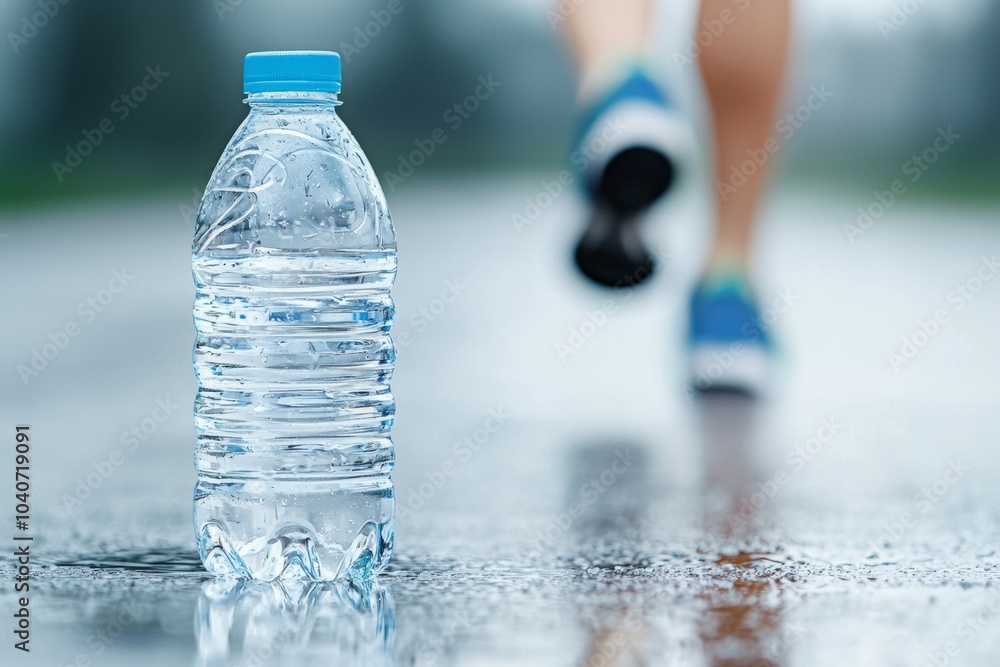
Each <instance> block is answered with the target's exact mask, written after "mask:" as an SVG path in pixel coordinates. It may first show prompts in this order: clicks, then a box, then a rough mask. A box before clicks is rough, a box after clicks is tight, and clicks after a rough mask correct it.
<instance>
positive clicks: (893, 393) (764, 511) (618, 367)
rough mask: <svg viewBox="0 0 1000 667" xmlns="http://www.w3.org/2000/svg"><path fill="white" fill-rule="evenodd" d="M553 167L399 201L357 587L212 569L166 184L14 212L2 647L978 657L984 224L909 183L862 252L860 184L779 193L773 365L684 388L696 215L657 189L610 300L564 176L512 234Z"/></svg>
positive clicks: (213, 660)
mask: <svg viewBox="0 0 1000 667" xmlns="http://www.w3.org/2000/svg"><path fill="white" fill-rule="evenodd" d="M543 177H546V176H545V175H538V176H537V177H535V176H531V175H528V176H525V177H522V178H516V179H509V180H503V181H499V182H496V181H485V180H484V181H475V182H470V183H466V184H455V183H450V184H440V185H435V184H427V185H424V186H419V187H413V188H411V189H409V190H406V191H403V192H400V193H399V194H398V195H394V196H393V197H392V205H393V212H394V217H395V220H396V225H397V229H398V232H399V241H400V262H401V264H400V265H401V268H400V273H399V281H398V287H397V289H396V290H395V292H394V294H395V296H396V299H397V305H398V323H397V328H396V330H395V331H396V338H397V340H398V341H399V342H400V353H399V363H398V370H397V375H396V379H395V382H394V385H393V387H394V390H395V392H396V396H397V399H398V413H397V414H398V416H397V428H396V431H395V436H396V443H397V448H398V453H399V456H398V466H397V473H396V474H395V478H396V480H397V493H398V497H399V500H400V521H399V526H398V541H397V546H396V552H395V553H396V555H395V557H394V560H393V564H392V566H391V569H390V572H389V573H388V575H387V576H385V577H383V580H382V582H381V584H380V586H379V587H377V588H375V589H373V590H372V591H360V592H359V591H347V590H340V589H335V588H325V589H322V590H319V589H303V588H302V587H288V588H287V589H284V590H282V589H261V588H254V587H249V588H245V589H244V588H235V589H233V588H227V587H225V586H222V585H220V584H217V583H214V582H211V581H210V580H209V579H208V578H207V577H206V576H205V575H204V574H202V573H200V568H199V567H198V564H197V557H196V555H195V554H194V551H193V536H192V534H191V533H192V529H191V526H190V493H191V489H192V487H193V483H194V471H193V468H192V463H191V449H192V444H193V427H192V424H191V417H190V405H191V400H192V397H193V391H194V384H193V376H192V372H191V365H190V347H191V341H192V335H193V333H192V326H191V324H190V306H191V296H192V287H191V284H190V278H189V273H188V248H189V243H190V240H189V235H190V230H191V227H190V224H189V221H186V220H185V219H184V218H183V216H182V215H181V212H180V211H179V210H178V204H179V203H181V202H182V201H185V202H186V200H187V199H189V198H190V197H189V196H184V195H179V196H178V198H177V200H176V201H171V200H165V201H156V202H146V203H142V204H138V203H137V204H127V205H116V206H110V205H109V206H101V207H96V206H94V207H91V208H88V209H86V210H85V212H84V213H82V214H81V213H80V212H78V211H77V210H75V209H72V208H64V209H50V210H45V211H41V212H38V213H32V214H30V215H18V216H11V215H9V214H8V215H7V217H15V218H17V220H16V221H15V222H16V223H18V224H14V225H10V226H5V227H2V229H3V231H4V233H6V234H7V236H6V237H5V238H2V240H0V282H2V284H4V285H7V286H8V289H7V290H6V292H5V296H4V301H5V303H7V308H8V311H7V313H8V316H7V317H5V318H4V319H3V322H2V323H0V330H2V336H3V338H2V340H3V342H4V345H3V352H2V353H0V354H2V359H0V392H2V397H3V400H2V403H0V417H2V419H0V422H2V424H3V428H4V429H6V430H7V434H6V435H5V436H4V437H5V438H7V439H8V441H11V440H12V438H13V425H14V424H17V423H27V424H30V425H31V434H32V442H33V444H32V456H33V460H32V477H33V487H32V519H31V521H32V523H31V530H30V531H29V532H30V533H32V534H34V535H35V536H36V539H35V541H34V542H33V543H32V546H31V549H32V555H33V559H34V560H33V562H32V567H33V568H34V569H33V572H32V576H33V577H35V578H34V580H33V581H32V587H31V603H30V610H31V628H32V635H31V648H32V652H31V654H30V656H22V655H19V654H16V653H14V652H13V649H11V647H10V646H9V644H11V643H13V642H12V640H11V637H12V635H11V633H10V630H9V629H4V628H5V627H6V626H5V625H4V624H11V615H10V614H11V613H13V610H14V608H15V605H16V596H15V595H14V593H13V591H12V589H11V586H10V585H5V586H4V587H3V589H2V591H0V605H2V609H3V610H4V611H3V617H4V618H7V619H8V620H7V621H5V622H3V623H2V624H0V630H3V632H4V636H6V637H7V639H5V640H4V641H5V643H6V644H8V645H6V646H3V647H2V648H0V651H2V653H0V655H3V656H4V657H3V659H2V662H3V664H18V665H19V664H38V665H68V664H73V663H74V661H78V662H77V663H76V664H80V665H84V664H90V665H108V666H112V665H135V664H143V665H149V666H152V665H157V664H164V665H173V664H198V665H201V664H204V665H215V664H225V663H226V662H227V661H228V662H232V663H233V664H246V665H255V664H268V663H269V661H270V662H274V663H275V664H279V662H280V661H281V660H285V662H284V663H282V664H291V662H288V661H289V660H293V661H294V663H295V664H317V665H318V664H323V665H326V664H338V665H345V664H358V665H362V664H363V665H376V664H382V663H389V662H393V661H394V663H395V664H400V665H403V664H406V665H410V664H416V665H431V664H442V665H444V664H449V665H451V664H454V665H499V664H519V665H574V664H587V665H592V666H593V667H601V666H603V665H633V664H634V665H639V664H649V665H747V664H750V665H772V664H773V665H789V666H792V665H794V666H798V665H804V666H809V667H813V666H822V665H838V666H839V665H848V664H850V665H855V664H857V665H862V664H871V665H935V664H936V665H946V664H947V665H991V666H992V665H995V664H997V659H998V656H1000V572H998V570H997V564H998V560H1000V555H998V553H997V536H998V524H1000V516H998V510H997V508H998V506H1000V505H998V501H1000V487H998V486H997V484H996V483H995V479H996V476H997V472H998V471H1000V447H998V439H997V429H996V415H997V405H998V399H1000V384H998V383H997V381H996V369H997V368H998V367H1000V363H998V362H1000V347H998V346H997V344H996V331H997V325H998V324H1000V315H998V313H1000V307H998V306H1000V280H998V281H995V284H994V282H991V281H990V278H992V277H993V272H994V269H993V268H992V265H991V262H992V261H993V257H994V253H995V252H996V251H997V250H998V249H1000V226H998V225H997V224H996V217H997V216H996V211H995V210H985V209H981V210H977V209H970V208H956V207H945V206H932V205H926V204H921V203H919V202H916V201H901V202H899V203H897V204H896V205H895V206H894V207H893V208H892V209H891V210H890V211H889V213H888V214H886V215H885V216H884V217H882V218H880V219H879V220H877V221H875V223H874V224H873V225H872V226H871V227H870V228H868V229H867V230H866V231H865V232H864V233H863V234H862V235H860V236H856V237H854V242H853V243H851V242H850V240H849V239H848V235H847V234H846V233H845V230H844V228H843V225H844V224H846V223H850V222H852V221H854V219H855V218H856V217H857V214H856V212H855V210H856V208H857V207H858V206H862V205H867V204H868V202H865V201H853V200H850V201H849V200H846V199H844V198H842V197H835V196H832V195H830V194H808V193H800V194H797V195H794V196H793V195H787V196H781V197H778V199H777V200H776V201H775V202H774V204H773V205H772V206H771V207H770V208H769V212H768V215H767V219H768V225H767V227H766V228H765V229H764V230H763V234H762V236H761V244H760V245H761V250H762V253H761V259H760V270H761V271H760V272H761V274H762V283H761V295H762V297H763V300H764V301H765V302H768V303H775V305H776V307H775V311H774V313H773V318H774V325H773V326H774V329H775V333H776V336H777V337H778V339H779V341H780V343H781V348H782V349H781V368H780V373H779V376H780V377H779V380H778V382H777V383H776V385H775V387H774V390H773V392H772V394H771V395H770V396H769V397H767V399H766V400H761V401H757V402H753V401H747V400H745V399H739V398H735V397H719V398H715V399H711V400H695V401H692V400H690V396H689V395H688V393H687V392H685V391H684V376H683V373H682V368H683V367H682V364H681V360H682V357H681V350H682V332H683V327H682V322H683V297H684V294H685V291H686V289H687V285H688V284H689V283H690V280H691V277H692V275H693V272H694V271H695V268H696V266H697V261H698V257H699V256H700V253H701V251H702V248H703V246H704V239H705V232H704V225H703V224H702V221H703V219H704V214H703V211H704V207H703V206H702V204H701V203H700V202H699V201H698V200H697V199H696V198H695V197H694V196H693V195H690V194H687V195H684V196H682V197H680V198H678V199H677V200H675V201H674V202H672V203H669V204H668V205H667V206H666V207H665V208H664V209H663V210H662V211H660V212H659V215H658V219H657V226H656V229H655V234H654V236H655V237H656V244H657V245H658V246H660V247H661V248H662V251H661V252H662V254H664V255H669V257H667V258H666V260H665V261H666V270H664V271H662V272H661V274H660V275H659V276H658V277H657V278H656V279H655V280H654V281H653V282H652V284H651V285H649V287H648V288H647V289H643V290H640V291H637V292H635V293H632V294H621V295H609V294H608V293H606V292H603V291H600V290H598V289H596V288H591V287H589V286H587V285H585V284H583V283H581V282H580V281H578V280H577V278H576V276H575V274H574V273H573V271H572V268H571V265H570V263H569V259H568V257H569V254H568V251H567V245H568V243H569V241H570V239H571V237H572V235H573V229H572V227H573V224H574V220H575V219H576V218H578V217H579V216H580V215H581V212H580V211H579V209H578V206H579V205H578V203H577V202H575V201H574V200H573V198H572V197H571V196H562V197H558V198H556V199H555V201H554V202H552V203H551V204H550V205H546V199H545V197H542V198H541V201H539V203H540V204H542V205H543V206H542V209H541V211H540V215H539V216H538V217H537V220H535V221H534V222H532V223H531V224H529V225H527V226H522V228H521V229H520V230H518V229H516V228H515V225H514V224H513V223H512V220H511V216H512V215H513V214H515V213H517V214H521V215H524V214H525V208H526V203H525V198H530V199H537V198H538V195H539V194H540V193H542V192H544V190H543V186H542V184H541V181H542V179H543ZM547 177H549V178H550V177H551V176H547ZM527 212H528V213H530V214H534V213H535V211H534V210H529V211H527ZM984 258H985V260H986V261H985V262H984ZM115 271H119V272H121V273H122V274H124V277H123V279H124V281H125V282H126V283H127V285H126V287H125V289H124V290H122V291H121V292H120V293H118V294H114V295H113V296H111V298H110V300H108V299H107V296H108V295H102V290H103V289H105V288H106V287H108V285H109V282H110V281H112V279H113V278H114V272H115ZM113 286H114V287H117V286H118V283H115V284H114V285H113ZM90 297H93V298H94V299H96V302H95V303H96V306H94V305H88V302H87V300H88V298H90ZM102 298H103V299H104V300H105V301H106V303H104V304H102V303H101V301H100V300H101V299H102ZM609 298H611V299H614V301H613V302H612V303H607V302H606V301H607V300H608V299H609ZM81 303H82V304H84V305H82V306H81V305H80V304H81ZM612 311H613V312H612ZM779 311H780V312H779ZM935 319H936V320H937V322H936V323H935V322H934V320H935ZM588 322H596V323H597V324H594V325H591V324H588ZM71 323H72V324H73V325H75V326H76V329H74V330H75V331H77V333H76V335H74V336H72V337H69V338H68V342H67V343H66V344H65V347H64V349H61V350H60V351H59V352H58V354H57V355H56V356H55V358H53V359H52V360H50V361H48V364H47V366H46V367H45V368H44V369H42V370H41V371H40V372H39V373H38V375H37V376H35V375H32V376H28V377H27V384H25V382H24V381H23V380H22V377H21V376H20V375H19V372H18V366H19V365H21V364H23V365H26V366H27V365H29V364H30V363H31V357H32V350H33V349H38V350H40V351H41V349H42V347H43V346H44V345H45V344H46V343H48V342H49V339H48V337H49V334H54V335H55V334H57V332H59V331H66V327H67V325H69V324H71ZM56 338H57V339H58V338H60V337H59V336H58V335H56ZM904 339H905V340H906V341H909V342H908V343H906V344H904ZM911 346H912V349H911ZM50 351H51V350H50ZM891 354H897V355H899V358H898V359H897V358H895V357H890V355H891ZM158 418H159V419H160V421H159V422H158V421H157V419H158ZM133 427H135V428H137V429H138V431H137V432H138V434H139V436H138V437H136V438H135V439H132V438H131V437H130V436H129V435H128V433H129V431H130V429H132V428H133ZM487 427H490V428H492V432H490V431H489V430H487ZM144 429H145V430H144ZM116 450H117V451H118V452H119V454H114V452H115V451H116ZM5 451H6V452H8V454H5V458H6V459H7V462H5V463H3V464H2V465H7V466H12V465H13V463H12V462H11V460H10V459H11V457H12V453H11V452H12V447H10V448H6V449H5ZM100 470H103V471H105V472H106V473H107V477H106V479H105V478H104V477H101V476H100V475H99V471H100ZM95 471H98V477H95V476H94V475H92V474H91V473H94V472H95ZM448 471H450V473H451V474H448ZM88 475H90V480H91V482H95V481H96V483H94V484H88V482H87V477H88ZM2 479H3V480H4V482H3V485H2V486H0V491H2V496H0V497H3V498H8V499H10V498H12V497H13V493H14V490H13V487H12V484H11V481H10V475H8V474H4V475H3V476H2ZM91 487H94V488H91ZM12 509H13V508H12V503H11V502H4V503H3V505H2V509H0V520H2V521H3V523H2V525H4V526H12V525H13V515H12ZM571 510H572V511H573V515H571V514H570V512H571ZM5 530H6V534H8V535H10V534H11V533H13V532H15V531H14V530H13V529H11V528H8V529H5ZM4 539H9V537H8V538H4ZM8 544H13V543H12V542H9V543H8ZM12 550H13V548H6V547H5V548H4V549H3V552H4V553H5V554H6V555H4V556H3V557H0V558H2V560H0V569H3V570H5V571H7V572H8V573H9V572H10V567H11V564H12V563H13V560H12V557H11V556H10V552H11V551H12ZM5 579H7V580H8V581H9V576H8V574H5ZM289 654H292V655H294V656H296V657H295V658H289V657H288V655H289ZM11 655H16V656H17V657H16V659H15V660H14V662H10V661H9V657H10V656H11ZM276 656H279V657H276ZM86 661H89V663H88V662H86Z"/></svg>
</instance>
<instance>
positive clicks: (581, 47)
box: [566, 0, 652, 98]
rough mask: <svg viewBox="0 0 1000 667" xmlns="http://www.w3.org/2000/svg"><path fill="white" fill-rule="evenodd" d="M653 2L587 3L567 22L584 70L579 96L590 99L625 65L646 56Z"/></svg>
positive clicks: (604, 0)
mask: <svg viewBox="0 0 1000 667" xmlns="http://www.w3.org/2000/svg"><path fill="white" fill-rule="evenodd" d="M651 17H652V0H586V2H583V3H581V4H579V5H577V6H576V8H575V10H574V11H573V12H572V13H571V14H569V16H568V17H567V19H566V32H567V33H568V35H569V41H570V46H571V47H572V49H573V55H574V56H575V57H576V61H577V64H578V66H579V68H580V75H579V79H578V82H579V86H578V91H579V96H580V97H581V98H587V97H590V96H591V95H592V94H593V93H594V92H596V91H597V90H599V89H600V88H601V87H602V86H603V85H604V84H605V83H606V81H607V80H608V79H609V78H611V77H612V76H613V75H614V74H615V68H617V67H619V66H621V65H622V64H623V63H627V62H630V61H635V60H638V59H640V58H642V57H643V55H644V51H645V45H646V41H647V38H648V34H649V24H650V20H651Z"/></svg>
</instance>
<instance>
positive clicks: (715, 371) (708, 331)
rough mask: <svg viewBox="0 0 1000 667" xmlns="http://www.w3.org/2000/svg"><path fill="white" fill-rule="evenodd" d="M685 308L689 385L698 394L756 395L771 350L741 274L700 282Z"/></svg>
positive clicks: (730, 273)
mask: <svg viewBox="0 0 1000 667" xmlns="http://www.w3.org/2000/svg"><path fill="white" fill-rule="evenodd" d="M690 308H691V310H690V318H691V319H690V330H689V335H688V344H689V347H690V359H691V384H692V386H693V387H694V388H695V389H697V390H698V391H701V392H712V391H732V392H740V393H746V394H759V393H761V392H762V391H763V389H764V387H765V385H766V382H767V379H768V375H769V371H770V368H771V356H772V346H771V340H770V338H769V336H768V334H767V331H766V330H765V328H764V327H763V325H762V322H761V318H760V309H759V308H758V307H757V303H756V301H755V300H754V298H753V294H752V291H751V289H750V284H749V280H748V279H747V277H746V275H745V274H744V273H743V272H742V271H725V272H719V273H716V274H714V275H710V276H709V277H708V278H706V279H703V280H702V281H701V282H700V283H699V284H698V286H697V287H696V288H695V290H694V293H693V294H692V295H691V306H690Z"/></svg>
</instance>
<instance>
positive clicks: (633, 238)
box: [570, 67, 693, 287]
mask: <svg viewBox="0 0 1000 667" xmlns="http://www.w3.org/2000/svg"><path fill="white" fill-rule="evenodd" d="M692 144H693V134H692V133H691V131H690V128H689V127H688V126H687V125H686V124H685V123H684V122H683V121H682V120H681V118H680V115H679V114H678V112H677V110H676V108H675V107H674V106H673V105H672V104H671V102H670V101H669V99H668V98H667V96H666V95H665V94H664V93H663V91H662V90H661V89H660V88H659V87H658V86H657V85H656V84H655V83H654V82H653V81H652V80H651V79H650V78H649V76H647V75H646V73H645V72H644V71H643V70H642V69H641V68H638V67H636V68H633V69H632V70H631V72H630V73H629V75H628V76H627V77H626V78H625V79H624V80H623V81H622V83H621V84H620V85H619V86H618V87H617V88H615V89H613V90H611V91H610V92H609V93H607V94H606V95H605V96H604V97H603V98H601V99H600V100H599V101H598V102H597V103H595V104H594V105H593V106H592V107H591V108H590V110H589V111H588V112H587V113H585V114H584V116H583V123H582V127H581V130H580V132H579V133H578V135H577V139H576V142H575V146H576V148H575V150H574V151H573V153H572V154H571V155H570V165H571V167H572V168H573V169H576V170H579V171H580V172H581V178H580V184H581V185H582V187H583V190H584V192H585V193H586V195H587V196H588V198H589V199H590V200H591V202H592V204H593V215H592V218H591V220H590V223H589V224H588V226H587V229H586V231H585V232H584V234H583V237H582V238H581V239H580V242H579V243H578V244H577V248H576V255H575V258H576V263H577V266H579V268H580V270H581V271H582V272H583V274H584V275H585V276H587V277H588V278H590V279H591V280H594V281H595V282H597V283H599V284H601V285H605V286H608V287H631V286H633V285H637V284H639V283H641V282H643V281H645V280H646V279H647V278H649V277H650V276H651V275H652V273H653V268H654V262H653V257H652V256H651V254H650V253H649V251H648V250H647V248H646V246H645V244H644V243H643V241H642V238H641V237H640V235H639V228H638V227H639V221H640V220H641V218H642V214H643V213H644V212H645V211H646V210H648V209H649V208H650V207H651V206H652V205H653V204H654V203H656V202H657V201H659V200H660V199H661V198H662V197H663V196H664V194H665V193H666V192H667V191H668V190H669V189H670V187H671V186H672V185H673V183H674V180H675V175H676V172H677V167H676V164H677V162H676V159H677V156H678V155H679V154H682V153H688V152H690V147H691V145H692Z"/></svg>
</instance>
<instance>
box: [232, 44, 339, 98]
mask: <svg viewBox="0 0 1000 667" xmlns="http://www.w3.org/2000/svg"><path fill="white" fill-rule="evenodd" d="M292 91H298V92H309V93H312V92H325V93H339V92H340V55H339V54H337V53H334V52H333V51H262V52H260V53H248V54H247V56H246V58H244V59H243V92H245V93H273V92H292Z"/></svg>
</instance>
